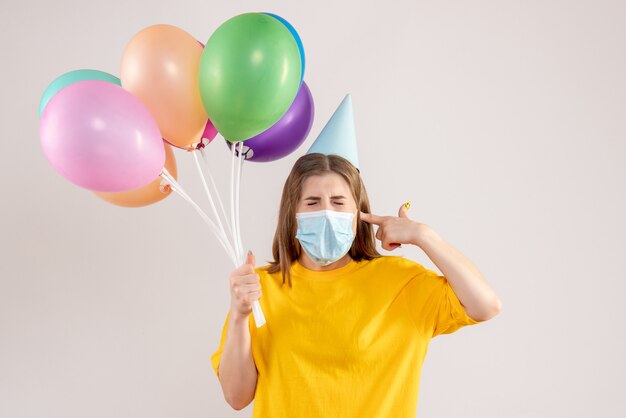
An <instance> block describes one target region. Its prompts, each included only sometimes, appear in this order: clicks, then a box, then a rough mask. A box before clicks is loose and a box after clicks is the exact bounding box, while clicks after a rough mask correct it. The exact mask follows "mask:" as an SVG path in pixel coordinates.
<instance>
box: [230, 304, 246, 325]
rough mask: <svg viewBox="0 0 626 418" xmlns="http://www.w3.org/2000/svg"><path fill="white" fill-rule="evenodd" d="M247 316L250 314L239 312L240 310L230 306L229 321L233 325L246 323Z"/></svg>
mask: <svg viewBox="0 0 626 418" xmlns="http://www.w3.org/2000/svg"><path fill="white" fill-rule="evenodd" d="M249 316H250V314H243V313H241V312H239V311H237V310H235V309H232V308H231V316H230V322H231V323H232V324H233V325H234V326H238V325H243V324H247V323H248V317H249Z"/></svg>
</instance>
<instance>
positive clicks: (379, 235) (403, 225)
mask: <svg viewBox="0 0 626 418" xmlns="http://www.w3.org/2000/svg"><path fill="white" fill-rule="evenodd" d="M410 205H411V203H410V202H407V203H405V204H403V205H402V206H400V209H399V210H398V216H380V215H374V214H371V213H364V212H361V220H362V221H365V222H367V223H370V224H374V225H378V231H376V239H378V240H380V241H381V242H382V247H383V249H385V250H388V251H391V250H395V249H396V248H398V247H400V246H401V245H402V244H414V245H418V246H419V243H420V242H422V239H421V238H422V237H423V235H424V234H425V233H426V232H427V230H428V226H427V225H426V224H422V223H419V222H416V221H414V220H412V219H410V218H409V217H408V216H407V212H408V210H409V207H410Z"/></svg>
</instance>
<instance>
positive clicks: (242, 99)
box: [122, 13, 302, 141]
mask: <svg viewBox="0 0 626 418" xmlns="http://www.w3.org/2000/svg"><path fill="white" fill-rule="evenodd" d="M300 61H301V60H300V53H299V51H298V45H297V43H296V41H295V40H294V37H293V36H292V34H291V32H290V31H289V29H287V27H286V26H285V25H284V24H282V23H281V22H280V21H278V20H277V19H275V18H273V17H272V16H268V15H266V14H263V13H244V14H241V15H238V16H235V17H233V18H231V19H229V20H227V21H226V22H224V23H223V24H222V25H221V26H220V27H219V28H217V30H216V31H215V32H214V33H213V35H211V37H210V38H209V40H208V41H207V43H206V46H205V47H204V52H203V53H202V59H201V61H200V74H199V81H200V94H201V96H202V102H203V103H204V107H205V109H206V111H207V114H208V116H209V119H211V121H212V122H213V124H214V125H215V127H216V128H217V130H218V131H219V132H220V133H221V134H222V136H224V138H227V139H228V140H231V141H242V140H246V139H249V138H251V137H253V136H255V135H258V134H259V133H261V132H263V131H265V130H266V129H268V128H269V127H270V126H272V125H273V124H274V123H276V122H277V121H278V120H279V119H280V118H281V116H283V115H284V114H285V112H286V111H287V109H289V106H291V103H292V102H293V100H294V99H295V97H296V94H297V93H298V87H299V85H300V76H301V72H302V65H301V62H300ZM123 81H124V79H123V78H122V83H123Z"/></svg>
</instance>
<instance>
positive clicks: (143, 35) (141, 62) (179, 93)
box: [120, 25, 208, 148]
mask: <svg viewBox="0 0 626 418" xmlns="http://www.w3.org/2000/svg"><path fill="white" fill-rule="evenodd" d="M202 50H203V48H202V46H201V45H200V43H198V41H197V40H196V39H195V38H194V37H193V36H191V35H190V34H188V33H187V32H185V31H184V30H182V29H179V28H177V27H176V26H171V25H154V26H149V27H147V28H145V29H143V30H141V31H139V32H138V33H137V34H135V36H134V37H133V38H132V39H131V40H130V42H129V43H128V45H127V46H126V49H125V50H124V55H123V56H122V68H121V72H120V79H121V81H122V87H124V88H125V89H126V90H128V91H130V92H131V93H132V94H134V95H135V96H136V97H138V98H139V99H140V100H141V101H142V102H143V103H144V104H145V105H146V107H147V108H148V109H149V110H150V112H151V113H152V116H154V119H155V120H156V122H157V124H158V125H159V129H160V130H161V135H162V136H163V138H165V139H166V140H167V141H168V142H169V143H171V144H173V145H176V146H177V147H180V148H187V147H189V146H190V145H191V144H194V143H197V142H199V141H200V139H201V136H202V132H203V131H204V126H205V124H206V121H207V118H208V116H207V114H206V111H205V110H204V105H203V104H202V99H201V97H200V88H199V87H198V71H199V67H200V57H201V56H202Z"/></svg>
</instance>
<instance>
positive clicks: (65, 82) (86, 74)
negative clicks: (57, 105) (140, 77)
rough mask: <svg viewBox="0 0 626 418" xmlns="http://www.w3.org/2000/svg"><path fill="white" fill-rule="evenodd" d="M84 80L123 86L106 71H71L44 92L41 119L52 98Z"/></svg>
mask: <svg viewBox="0 0 626 418" xmlns="http://www.w3.org/2000/svg"><path fill="white" fill-rule="evenodd" d="M83 80H102V81H108V82H110V83H114V84H117V85H118V86H121V85H122V83H121V81H120V79H119V78H117V77H115V76H114V75H111V74H109V73H105V72H104V71H99V70H75V71H70V72H69V73H65V74H63V75H61V76H59V77H57V78H56V79H55V80H54V81H53V82H52V83H50V85H49V86H48V88H46V91H44V92H43V96H42V97H41V101H40V102H39V117H40V118H41V115H42V114H43V111H44V109H45V108H46V105H47V104H48V102H49V101H50V99H52V97H53V96H54V95H55V94H57V93H58V92H59V90H61V89H62V88H63V87H66V86H69V85H70V84H72V83H75V82H77V81H83Z"/></svg>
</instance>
